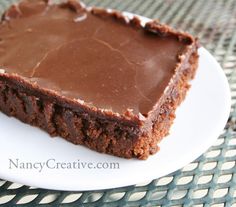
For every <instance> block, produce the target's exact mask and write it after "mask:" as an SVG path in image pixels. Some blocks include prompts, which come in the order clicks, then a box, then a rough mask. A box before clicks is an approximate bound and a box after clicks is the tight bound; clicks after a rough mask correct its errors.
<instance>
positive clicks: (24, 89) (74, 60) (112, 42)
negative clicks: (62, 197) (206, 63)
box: [0, 0, 198, 159]
mask: <svg viewBox="0 0 236 207" xmlns="http://www.w3.org/2000/svg"><path fill="white" fill-rule="evenodd" d="M2 19H3V20H2V23H1V25H0V68H1V69H0V110H1V111H2V112H4V113H5V114H7V115H9V116H14V117H16V118H18V119H20V120H21V121H23V122H25V123H28V124H31V125H34V126H38V127H40V128H41V129H43V130H45V131H47V132H48V133H49V134H50V135H51V136H61V137H63V138H65V139H66V140H68V141H70V142H73V143H75V144H81V145H84V146H87V147H89V148H91V149H94V150H96V151H98V152H103V153H108V154H112V155H116V156H120V157H125V158H132V157H135V158H138V159H146V158H147V157H148V156H149V155H150V154H154V153H156V152H157V151H158V146H157V144H158V143H159V142H160V140H161V139H162V138H163V137H164V136H166V135H167V134H168V132H169V129H170V126H171V124H172V122H173V119H174V117H175V110H176V108H177V106H178V105H179V104H180V103H181V101H182V100H183V99H184V98H185V95H186V92H187V90H188V89H189V83H188V82H189V80H191V79H192V78H193V77H194V75H195V71H196V69H197V65H198V54H197V48H198V44H197V41H196V39H194V38H193V37H192V36H190V35H188V34H186V33H181V32H177V31H175V30H173V29H171V28H169V27H168V26H166V25H161V24H159V23H157V22H149V23H147V24H146V25H145V26H144V27H142V26H141V24H140V21H139V20H138V19H137V18H133V19H132V20H130V21H129V20H127V19H126V17H124V16H122V14H120V13H118V12H107V11H105V10H102V9H91V10H89V11H88V10H87V9H86V8H84V7H82V6H81V5H80V4H79V3H77V2H76V1H73V0H71V1H68V2H67V3H63V4H59V5H51V4H49V3H48V1H46V0H25V1H23V2H21V3H20V4H19V5H15V6H12V7H11V8H10V9H9V10H7V11H6V12H5V14H4V15H3V17H2Z"/></svg>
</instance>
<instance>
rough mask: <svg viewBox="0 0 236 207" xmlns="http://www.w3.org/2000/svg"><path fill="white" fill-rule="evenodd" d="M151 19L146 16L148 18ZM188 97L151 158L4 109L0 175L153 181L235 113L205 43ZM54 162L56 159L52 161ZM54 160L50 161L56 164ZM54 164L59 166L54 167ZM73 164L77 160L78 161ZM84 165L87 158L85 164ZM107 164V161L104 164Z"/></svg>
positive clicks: (38, 183) (84, 186) (68, 186)
mask: <svg viewBox="0 0 236 207" xmlns="http://www.w3.org/2000/svg"><path fill="white" fill-rule="evenodd" d="M144 20H145V19H144ZM199 54H200V63H199V68H198V71H197V74H196V78H195V79H194V81H192V87H191V89H190V91H189V93H188V95H187V97H186V100H185V101H184V102H183V103H182V104H181V106H180V107H179V108H178V110H177V118H176V119H175V122H174V125H173V126H172V128H171V133H170V135H169V136H168V137H166V138H165V139H164V140H163V141H162V142H161V144H160V147H161V150H160V151H159V152H158V153H157V154H156V155H154V156H151V157H150V158H149V159H148V160H146V161H140V160H126V159H121V158H117V157H113V156H109V155H105V154H100V153H96V152H94V151H91V150H89V149H87V148H85V147H82V146H75V145H73V144H71V143H69V142H66V141H64V140H63V139H61V138H55V139H52V138H50V137H49V135H48V134H46V133H45V132H43V131H41V130H40V129H37V128H34V127H31V126H28V125H26V124H23V123H21V122H20V121H18V120H16V119H14V118H9V117H7V116H5V115H4V114H2V113H0V123H1V124H0V152H1V156H0V163H1V165H0V178H2V179H5V180H9V181H13V182H17V183H21V184H25V185H29V186H35V187H40V188H47V189H56V190H69V191H70V190H73V191H74V190H98V189H108V188H116V187H122V186H128V185H133V184H137V183H140V182H144V181H149V180H150V181H151V180H152V179H156V178H159V177H161V176H164V175H167V174H169V173H171V172H173V171H175V170H178V169H180V168H181V167H183V166H185V165H187V164H188V163H190V162H191V161H193V160H194V159H196V158H197V157H199V156H200V155H201V154H202V153H203V152H205V151H206V150H207V149H208V148H209V147H210V146H211V145H212V144H213V143H214V141H215V140H216V139H217V137H218V136H219V135H220V133H221V132H222V130H223V128H224V126H225V124H226V121H227V118H228V116H229V112H230V90H229V85H228V82H227V79H226V77H225V75H224V72H223V70H222V69H221V67H220V66H219V64H218V63H217V62H216V60H215V59H214V58H213V57H212V55H211V54H210V53H209V52H208V51H207V50H206V49H204V48H200V49H199ZM9 159H11V160H12V161H13V162H16V160H17V159H18V161H19V163H26V162H31V163H39V162H41V163H44V162H46V161H47V160H49V159H55V161H57V162H60V163H61V162H65V163H72V162H75V161H77V160H80V162H91V163H93V165H96V163H118V164H119V169H94V168H92V169H88V168H84V169H82V167H81V168H80V169H49V168H47V167H46V168H43V170H42V171H41V172H39V169H36V167H39V165H38V164H36V165H35V168H32V169H20V167H22V166H21V165H20V164H19V165H18V168H16V167H15V166H13V164H11V169H10V160H9ZM50 163H51V164H52V161H50ZM50 163H49V164H50ZM51 164H50V166H49V167H53V166H51ZM72 164H73V163H72ZM80 164H81V163H80ZM104 166H106V164H104Z"/></svg>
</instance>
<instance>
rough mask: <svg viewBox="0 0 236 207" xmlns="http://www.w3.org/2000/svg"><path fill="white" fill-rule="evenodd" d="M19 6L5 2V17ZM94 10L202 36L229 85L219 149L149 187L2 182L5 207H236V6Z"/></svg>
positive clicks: (165, 3) (107, 0) (112, 2)
mask: <svg viewBox="0 0 236 207" xmlns="http://www.w3.org/2000/svg"><path fill="white" fill-rule="evenodd" d="M16 1H17V0H0V12H1V13H2V12H3V11H4V9H5V8H6V7H8V6H9V4H11V3H13V2H16ZM84 2H85V3H86V4H87V5H89V6H99V7H104V8H113V9H117V10H121V11H129V12H132V13H136V14H140V15H143V16H146V17H149V18H153V19H159V20H160V22H162V23H167V24H169V25H171V26H173V27H175V28H177V29H181V30H184V31H188V32H190V33H191V34H193V35H195V36H198V37H199V38H200V40H201V44H202V45H203V46H204V47H205V48H207V49H208V50H209V51H210V52H211V53H212V54H213V55H214V57H215V58H216V59H217V60H218V61H219V63H220V64H221V66H222V67H223V69H224V72H225V74H226V76H227V78H228V80H229V83H230V87H231V94H232V108H231V114H230V117H229V120H228V123H227V125H226V127H225V130H224V131H223V132H222V134H221V136H220V137H219V138H218V140H217V141H216V142H215V144H214V145H213V146H212V147H211V148H210V149H209V150H208V151H207V152H206V153H204V154H203V155H202V156H200V157H199V158H198V159H197V160H195V161H194V162H192V163H190V164H189V165H187V166H185V167H184V168H183V169H181V170H178V171H176V172H174V173H172V174H170V175H168V176H165V177H162V178H160V179H157V180H153V181H150V182H149V183H142V184H138V185H136V186H129V187H123V188H117V189H110V190H102V191H91V192H63V191H52V190H45V189H37V188H32V187H28V186H22V185H19V184H16V183H11V182H7V181H3V180H0V206H1V205H4V206H14V205H16V204H21V206H36V205H39V206H59V205H60V206H111V207H112V206H146V207H147V206H195V207H201V206H212V207H221V206H230V207H231V206H235V207H236V174H235V172H236V167H235V165H236V163H235V161H236V123H235V122H236V107H235V106H236V1H235V0H207V1H206V0H145V1H143V0H135V1H134V0H84Z"/></svg>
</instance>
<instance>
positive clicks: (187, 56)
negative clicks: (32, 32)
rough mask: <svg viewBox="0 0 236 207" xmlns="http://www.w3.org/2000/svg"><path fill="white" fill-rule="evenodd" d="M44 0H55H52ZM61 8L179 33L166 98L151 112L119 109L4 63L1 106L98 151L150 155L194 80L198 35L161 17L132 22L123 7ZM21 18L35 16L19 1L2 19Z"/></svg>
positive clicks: (160, 33)
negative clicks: (77, 95) (91, 101)
mask: <svg viewBox="0 0 236 207" xmlns="http://www.w3.org/2000/svg"><path fill="white" fill-rule="evenodd" d="M24 2H26V3H27V1H24ZM35 2H39V1H35ZM42 2H45V4H49V2H48V1H42ZM39 6H41V5H39ZM48 7H49V8H50V7H51V5H47V9H48ZM60 7H61V8H63V9H66V10H68V11H69V10H73V12H77V11H78V10H83V11H85V12H86V13H87V14H89V15H95V16H96V17H97V18H111V19H113V21H114V22H115V23H114V24H124V25H126V26H129V27H133V28H137V29H139V30H140V29H141V30H144V31H145V32H148V33H151V34H153V35H155V36H156V37H157V38H174V39H176V40H177V41H179V42H181V44H184V45H185V47H184V49H183V50H182V52H181V54H178V57H177V61H176V65H175V68H174V72H173V74H172V76H171V79H170V80H169V81H168V84H166V85H165V88H164V90H163V91H161V92H160V91H159V93H160V97H159V98H158V100H157V101H156V103H155V104H154V105H153V106H152V108H151V109H150V110H149V111H148V112H147V113H141V112H137V113H136V112H135V111H133V110H132V109H129V108H127V110H125V111H124V112H120V111H119V112H117V111H113V110H111V109H106V108H101V107H96V105H95V106H94V105H92V104H89V103H87V102H86V101H83V100H80V99H78V98H76V99H75V98H71V97H68V96H64V95H61V94H60V93H58V92H57V91H56V90H53V89H51V88H47V87H42V86H41V85H39V84H37V82H33V81H31V80H29V79H28V78H27V77H24V76H22V75H19V74H18V73H16V72H14V73H13V72H9V71H8V69H7V68H4V67H3V65H1V68H2V69H0V110H1V111H2V112H3V113H5V114H7V115H8V116H13V117H16V118H18V119H19V120H21V121H22V122H25V123H28V124H30V125H33V126H37V127H39V128H41V129H43V130H45V131H46V132H48V133H49V134H50V135H51V136H52V137H54V136H60V137H63V138H64V139H66V140H68V141H70V142H72V143H74V144H79V145H83V146H86V147H88V148H90V149H92V150H95V151H97V152H101V153H107V154H111V155H115V156H119V157H123V158H138V159H142V160H143V159H147V158H148V156H149V155H151V154H155V153H156V152H157V151H158V150H159V147H158V143H159V142H160V141H161V139H162V138H163V137H165V136H166V135H168V133H169V130H170V127H171V125H172V123H173V120H174V118H175V110H176V108H177V107H178V106H179V105H180V103H181V102H182V101H183V100H184V98H185V96H186V93H187V91H188V89H189V88H190V84H189V81H190V80H191V79H193V78H194V75H195V72H196V69H197V67H198V53H197V49H198V41H197V39H195V38H193V37H192V36H191V35H189V34H187V33H183V32H178V31H176V30H174V29H172V28H170V27H168V26H167V25H163V24H160V23H158V22H156V21H152V22H149V23H147V24H146V25H145V26H144V27H142V26H141V23H140V21H139V19H138V18H137V17H134V18H133V19H132V20H129V21H128V20H127V18H126V17H124V16H123V15H122V14H121V13H119V12H117V11H113V12H107V11H106V10H103V9H96V8H93V9H90V10H89V11H88V10H86V8H84V7H83V6H81V5H80V4H79V3H78V2H76V1H68V2H67V3H63V4H61V5H60ZM29 12H30V11H29ZM15 18H18V19H20V18H22V19H23V18H25V19H26V18H30V17H25V16H24V17H21V11H20V7H19V6H18V5H14V6H12V7H11V8H9V10H7V11H6V12H5V13H4V15H3V17H2V24H4V23H6V22H11V20H12V19H15ZM82 18H83V16H81V19H79V20H81V21H82ZM116 22H117V23H116ZM0 35H1V26H0ZM0 38H1V36H0ZM7 49H8V48H6V51H7ZM153 50H155V48H153ZM133 52H134V53H135V52H136V51H133ZM29 58H30V57H29ZM156 67H158V65H157V66H156ZM65 153H66V152H65Z"/></svg>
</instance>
